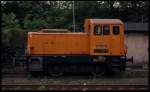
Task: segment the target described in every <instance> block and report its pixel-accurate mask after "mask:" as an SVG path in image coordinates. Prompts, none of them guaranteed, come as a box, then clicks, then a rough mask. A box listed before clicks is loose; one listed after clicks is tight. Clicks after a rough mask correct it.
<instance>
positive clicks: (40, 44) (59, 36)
mask: <svg viewBox="0 0 150 92" xmlns="http://www.w3.org/2000/svg"><path fill="white" fill-rule="evenodd" d="M29 35H32V37H31V36H29V38H28V40H29V44H30V47H33V49H32V50H31V51H30V54H33V55H36V54H37V55H40V54H41V55H63V54H64V55H66V54H69V55H71V54H89V50H88V49H89V40H88V39H89V36H88V34H86V33H38V32H37V33H34V32H32V33H29Z"/></svg>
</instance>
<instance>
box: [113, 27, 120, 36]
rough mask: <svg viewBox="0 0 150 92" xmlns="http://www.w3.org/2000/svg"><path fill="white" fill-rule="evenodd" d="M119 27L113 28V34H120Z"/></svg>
mask: <svg viewBox="0 0 150 92" xmlns="http://www.w3.org/2000/svg"><path fill="white" fill-rule="evenodd" d="M119 30H120V29H119V26H113V34H114V35H118V34H119Z"/></svg>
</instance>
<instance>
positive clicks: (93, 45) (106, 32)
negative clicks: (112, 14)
mask: <svg viewBox="0 0 150 92" xmlns="http://www.w3.org/2000/svg"><path fill="white" fill-rule="evenodd" d="M110 37H111V35H110V25H109V24H105V25H104V24H99V25H98V24H97V25H96V24H95V25H93V30H92V33H91V35H90V54H91V55H109V53H110V51H109V48H110V40H111V39H110Z"/></svg>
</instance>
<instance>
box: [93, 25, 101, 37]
mask: <svg viewBox="0 0 150 92" xmlns="http://www.w3.org/2000/svg"><path fill="white" fill-rule="evenodd" d="M94 34H95V35H101V34H102V31H101V27H100V26H99V25H96V26H95V27H94Z"/></svg>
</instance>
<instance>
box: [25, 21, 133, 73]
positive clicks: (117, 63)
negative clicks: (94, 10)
mask: <svg viewBox="0 0 150 92" xmlns="http://www.w3.org/2000/svg"><path fill="white" fill-rule="evenodd" d="M45 30H46V29H42V30H40V31H39V32H29V33H28V44H27V56H28V62H27V66H28V68H27V69H28V71H30V72H31V73H33V72H36V71H41V72H44V73H46V74H50V75H52V76H59V75H62V74H63V73H64V72H91V73H92V74H94V75H102V74H104V73H107V72H113V71H116V70H117V71H118V70H119V71H121V70H125V65H126V61H133V60H131V59H127V57H126V53H127V50H126V47H125V44H124V41H125V34H124V24H123V22H122V21H121V20H119V19H86V20H85V24H84V31H83V32H70V31H59V30H56V31H49V32H48V31H47V32H45Z"/></svg>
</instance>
